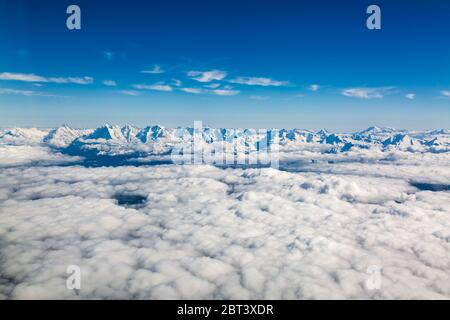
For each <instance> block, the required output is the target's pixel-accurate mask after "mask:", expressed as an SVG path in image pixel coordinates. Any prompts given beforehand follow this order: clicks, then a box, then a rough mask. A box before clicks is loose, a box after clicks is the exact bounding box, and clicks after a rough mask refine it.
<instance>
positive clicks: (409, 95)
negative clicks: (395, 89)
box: [405, 93, 416, 100]
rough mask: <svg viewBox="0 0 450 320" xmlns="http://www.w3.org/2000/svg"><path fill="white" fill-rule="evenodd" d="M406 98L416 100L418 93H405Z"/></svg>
mask: <svg viewBox="0 0 450 320" xmlns="http://www.w3.org/2000/svg"><path fill="white" fill-rule="evenodd" d="M405 98H406V99H408V100H414V99H415V98H416V94H415V93H408V94H406V95H405Z"/></svg>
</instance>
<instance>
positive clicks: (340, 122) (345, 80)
mask: <svg viewBox="0 0 450 320" xmlns="http://www.w3.org/2000/svg"><path fill="white" fill-rule="evenodd" d="M70 4H77V5H79V6H80V8H81V27H82V29H81V30H77V31H70V30H68V29H67V28H66V18H67V17H68V15H67V14H66V8H67V6H68V5H70ZM370 4H377V5H379V6H380V7H381V14H382V17H381V18H382V30H375V31H371V30H368V29H367V28H366V18H367V16H368V15H367V14H366V8H367V7H368V5H370ZM449 35H450V2H449V1H443V0H440V1H438V0H434V1H433V0H430V1H393V0H390V1H364V0H359V1H356V0H355V1H352V0H345V1H344V0H341V1H331V0H330V1H324V0H315V1H301V0H297V1H283V0H277V1H264V0H259V1H254V0H240V1H237V0H235V1H233V0H227V1H222V0H215V1H207V0H183V1H181V0H179V1H173V0H163V1H156V0H152V1H136V0H127V1H121V0H115V1H106V0H95V1H92V0H89V1H86V0H72V1H54V0H53V1H52V0H40V1H33V0H28V1H18V0H14V1H13V0H0V39H1V42H0V49H1V50H0V126H2V127H9V126H41V127H46V126H57V125H60V124H62V123H66V124H69V125H72V126H75V127H94V126H98V125H100V124H103V123H106V122H108V123H117V124H125V123H130V124H134V125H138V126H143V125H147V124H162V125H166V126H179V125H180V126H185V125H192V124H193V121H194V120H202V121H203V122H204V123H206V124H209V125H212V126H217V127H253V128H267V127H289V128H292V127H300V128H313V129H319V128H323V127H324V128H328V129H332V130H343V131H351V130H356V129H362V128H365V127H367V126H369V125H381V126H393V127H397V128H406V129H435V128H450V40H449ZM143 71H144V72H143ZM105 81H106V82H105Z"/></svg>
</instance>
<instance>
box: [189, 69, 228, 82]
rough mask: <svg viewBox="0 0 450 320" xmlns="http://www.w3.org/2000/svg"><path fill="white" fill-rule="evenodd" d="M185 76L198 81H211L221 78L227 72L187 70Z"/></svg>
mask: <svg viewBox="0 0 450 320" xmlns="http://www.w3.org/2000/svg"><path fill="white" fill-rule="evenodd" d="M187 76H188V77H190V78H191V79H194V80H196V81H199V82H211V81H214V80H223V79H224V78H225V77H226V76H227V72H225V71H220V70H210V71H189V72H188V73H187Z"/></svg>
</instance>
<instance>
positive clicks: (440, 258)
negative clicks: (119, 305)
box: [0, 155, 450, 299]
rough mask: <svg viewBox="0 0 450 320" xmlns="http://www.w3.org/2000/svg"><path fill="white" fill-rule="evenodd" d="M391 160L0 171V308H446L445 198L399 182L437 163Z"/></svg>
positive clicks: (443, 167)
mask: <svg viewBox="0 0 450 320" xmlns="http://www.w3.org/2000/svg"><path fill="white" fill-rule="evenodd" d="M417 156H418V155H417ZM435 156H437V155H435ZM327 157H332V155H327ZM325 159H326V158H325ZM417 159H418V158H417ZM402 161H403V160H398V161H393V162H392V164H389V163H386V161H384V162H383V163H384V164H383V165H384V166H385V167H383V170H381V169H380V167H379V166H380V165H381V164H380V165H375V164H371V163H369V162H367V161H366V162H360V163H353V168H351V167H348V166H350V165H351V164H350V163H341V164H340V163H338V164H337V165H336V166H330V165H326V163H327V162H326V161H325V162H323V164H322V165H319V166H317V167H314V166H313V165H311V167H310V168H309V170H311V171H310V172H283V171H278V170H275V169H246V170H243V169H219V168H215V167H211V166H173V165H170V166H158V167H140V168H138V167H117V168H112V167H103V168H83V167H76V166H75V167H54V166H53V167H39V166H36V167H28V168H27V167H22V168H7V169H4V170H0V239H1V242H2V250H1V252H0V269H1V270H2V273H1V275H0V298H12V299H28V298H58V299H80V298H82V299H92V298H100V299H102V298H126V299H131V298H132V299H180V298H181V299H258V298H260V299H318V298H326V299H342V298H350V299H360V298H374V299H399V298H401V299H418V298H427V299H430V298H447V299H448V298H450V273H449V271H448V270H450V256H449V254H448V253H449V252H450V241H449V239H450V234H449V232H448V230H450V221H449V220H448V215H449V214H450V211H449V208H448V205H447V204H448V203H449V201H450V194H449V193H448V192H428V191H419V190H418V189H416V188H415V187H413V186H411V185H410V184H409V183H408V181H407V180H408V179H409V177H410V175H413V176H420V172H421V170H423V172H425V173H426V174H425V176H424V179H433V177H436V174H435V173H433V172H432V171H429V170H430V168H431V166H430V164H432V163H434V164H435V166H437V167H436V168H437V170H438V172H441V173H445V172H449V171H448V162H446V161H445V158H443V162H442V163H441V164H439V162H436V160H433V161H434V162H430V161H432V160H427V164H424V165H420V164H417V165H412V163H413V160H411V159H410V158H408V157H406V158H405V160H404V161H409V162H408V165H406V164H405V165H403V164H402ZM423 161H425V160H422V163H423ZM399 164H400V165H399ZM314 168H316V169H314ZM355 168H359V171H361V172H360V173H358V172H357V171H355ZM314 170H316V171H314ZM321 170H324V171H323V172H320V171H321ZM380 174H384V175H380ZM447 181H448V180H447ZM117 195H139V196H143V197H145V198H147V201H146V203H145V204H144V205H143V206H142V207H141V208H139V209H133V208H125V207H123V206H121V205H119V204H118V201H117V200H116V199H117ZM73 264H75V265H79V266H80V267H81V270H82V288H81V290H80V291H79V292H78V293H76V292H74V291H71V290H68V289H66V286H65V282H66V278H67V276H68V275H67V274H66V273H65V271H66V268H67V266H68V265H73ZM373 265H376V266H379V267H380V268H382V283H381V288H380V290H370V288H368V287H367V286H366V285H365V281H366V280H367V278H368V277H369V275H368V274H367V270H368V268H369V267H370V266H373ZM412 288H413V289H412Z"/></svg>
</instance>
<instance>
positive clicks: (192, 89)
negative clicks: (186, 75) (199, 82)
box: [180, 88, 207, 94]
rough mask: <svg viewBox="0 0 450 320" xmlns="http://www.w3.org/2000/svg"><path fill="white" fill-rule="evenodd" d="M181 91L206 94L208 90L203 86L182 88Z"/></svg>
mask: <svg viewBox="0 0 450 320" xmlns="http://www.w3.org/2000/svg"><path fill="white" fill-rule="evenodd" d="M180 90H181V91H184V92H187V93H194V94H204V93H206V92H207V91H206V90H204V89H201V88H181V89H180Z"/></svg>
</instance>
